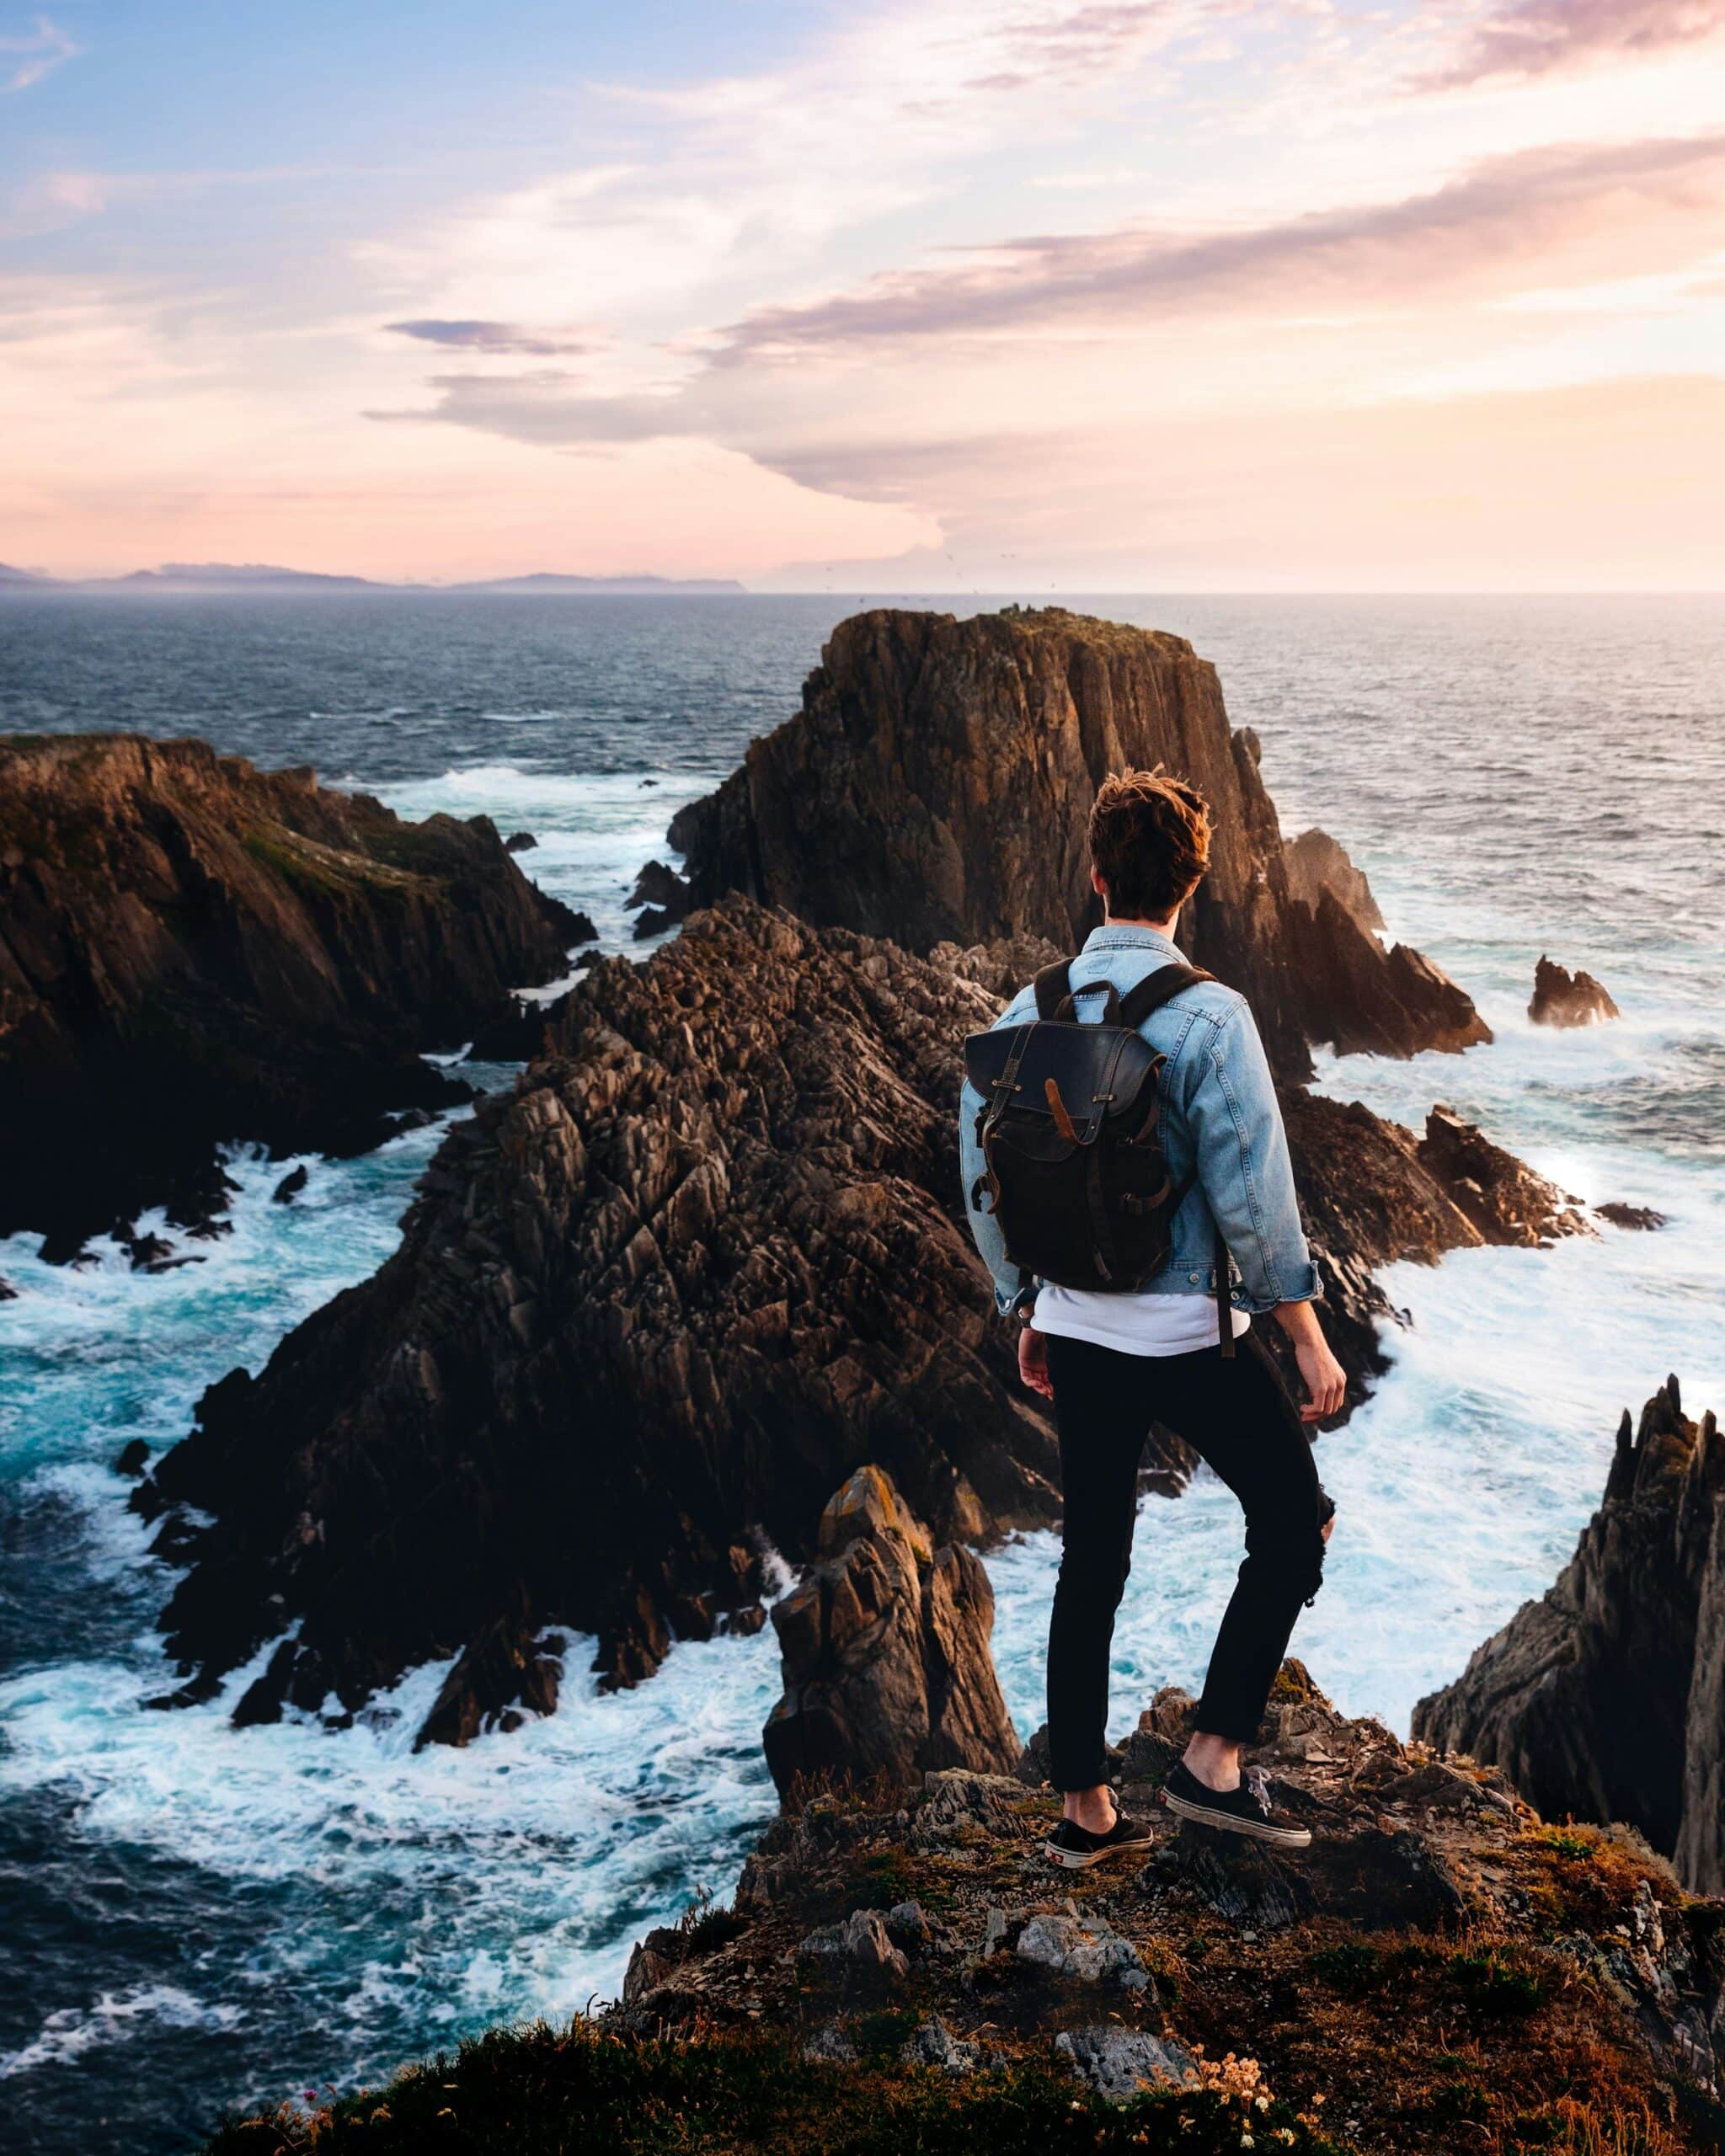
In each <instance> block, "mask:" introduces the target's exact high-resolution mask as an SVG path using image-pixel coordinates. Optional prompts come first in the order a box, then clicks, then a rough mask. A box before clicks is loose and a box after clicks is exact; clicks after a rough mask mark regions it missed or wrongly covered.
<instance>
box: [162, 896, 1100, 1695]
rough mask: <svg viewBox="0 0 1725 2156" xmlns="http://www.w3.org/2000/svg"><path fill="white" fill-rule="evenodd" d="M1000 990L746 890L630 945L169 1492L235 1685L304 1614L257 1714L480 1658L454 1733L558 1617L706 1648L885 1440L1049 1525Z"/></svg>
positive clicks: (1049, 1460)
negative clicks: (377, 1256) (970, 1131)
mask: <svg viewBox="0 0 1725 2156" xmlns="http://www.w3.org/2000/svg"><path fill="white" fill-rule="evenodd" d="M995 1008H996V1006H995V1004H994V1002H993V1001H992V1000H991V998H990V997H989V996H988V995H986V994H985V992H984V991H983V990H980V989H979V988H977V987H975V985H972V984H971V983H969V982H968V981H964V980H961V979H957V978H955V977H954V976H953V974H949V973H948V972H946V971H944V970H943V969H941V968H939V967H937V966H934V965H932V964H931V963H928V962H927V961H925V960H921V959H916V958H911V957H909V956H908V955H907V954H905V953H902V952H900V951H897V950H895V949H894V948H893V947H891V946H889V945H885V944H880V943H877V942H873V940H872V939H869V938H867V937H856V936H852V935H848V934H846V933H844V932H842V931H828V932H826V933H825V934H820V933H818V932H816V931H814V930H811V929H809V928H808V927H806V926H804V925H803V924H801V923H799V922H797V921H793V920H791V919H790V918H789V917H788V915H782V914H776V913H769V912H767V911H765V910H762V909H761V908H759V907H756V906H755V905H751V904H750V902H748V901H746V900H734V901H732V902H730V903H729V905H727V906H725V907H724V908H723V909H720V910H716V911H714V912H713V913H711V914H708V915H703V916H701V917H697V919H696V920H694V921H691V922H690V924H689V925H688V926H687V928H686V930H685V931H684V933H683V934H682V935H681V937H679V938H678V939H677V940H676V942H673V943H671V944H670V945H667V946H666V947H664V948H663V949H661V950H660V951H659V952H657V953H654V957H653V958H652V959H651V960H650V962H649V963H648V964H647V965H646V966H644V967H641V968H637V967H635V966H634V965H633V964H631V963H629V962H628V960H625V959H622V958H617V959H609V960H605V961H602V962H601V963H599V964H597V965H595V967H594V968H593V969H591V971H590V974H588V975H587V976H586V977H585V979H583V980H582V981H581V982H580V983H579V985H577V986H576V988H575V989H574V991H573V992H572V994H571V995H570V996H569V999H568V1000H567V1001H566V1003H565V1004H564V1005H563V1008H562V1012H561V1015H560V1017H559V1018H558V1021H557V1022H556V1032H555V1042H554V1047H553V1051H552V1052H551V1053H549V1054H547V1055H545V1056H543V1057H542V1058H541V1059H539V1060H538V1061H537V1062H536V1063H535V1064H533V1065H531V1067H530V1069H529V1070H527V1072H526V1075H524V1076H523V1078H522V1079H521V1081H520V1083H519V1085H518V1086H517V1088H516V1090H515V1093H514V1094H513V1096H511V1097H505V1098H500V1099H494V1100H489V1101H486V1102H482V1103H481V1105H480V1107H479V1108H478V1113H477V1114H476V1115H475V1117H474V1118H473V1120H472V1121H471V1122H470V1123H464V1124H462V1125H460V1126H458V1127H457V1129H455V1130H453V1131H452V1132H451V1134H450V1136H449V1138H448V1139H446V1143H445V1145H444V1147H443V1150H441V1153H440V1154H439V1155H438V1156H437V1159H436V1161H435V1163H434V1164H433V1166H432V1168H431V1169H430V1172H429V1173H428V1175H427V1176H426V1177H425V1182H424V1184H423V1185H422V1187H421V1191H420V1195H419V1198H418V1200H417V1202H416V1203H415V1204H414V1208H413V1209H412V1211H411V1212H410V1213H409V1216H408V1219H407V1222H406V1227H405V1234H404V1237H403V1244H402V1247H401V1248H400V1250H399V1251H398V1252H397V1253H396V1255H395V1256H394V1257H392V1258H391V1259H390V1260H389V1262H387V1264H386V1265H385V1266H384V1267H383V1268H382V1271H381V1272H380V1273H378V1274H377V1276H376V1278H373V1279H371V1280H370V1281H367V1282H366V1283H364V1284H363V1285H361V1286H359V1287H356V1288H354V1289H349V1290H348V1291H347V1292H346V1293H345V1294H342V1295H340V1296H338V1297H337V1298H336V1299H335V1300H334V1302H333V1303H332V1304H330V1305H328V1307H327V1308H325V1309H323V1310H319V1311H318V1312H317V1313H316V1314H315V1315H313V1316H312V1317H311V1318H309V1319H308V1320H307V1321H306V1322H305V1324H303V1325H302V1326H300V1327H299V1328H298V1330H297V1331H295V1332H293V1333H292V1334H291V1335H290V1336H289V1337H288V1338H287V1339H286V1341H284V1342H282V1344H281V1346H280V1348H278V1349H277V1350H276V1352H275V1354H274V1356H272V1358H270V1363H269V1364H268V1365H267V1366H266V1368H265V1369H264V1371H263V1372H262V1374H260V1375H259V1377H257V1378H256V1379H253V1378H252V1377H250V1376H248V1374H246V1373H245V1372H243V1371H235V1372H233V1373H232V1374H230V1375H229V1376H228V1377H227V1378H225V1379H223V1380H222V1382H221V1384H220V1385H216V1386H215V1387H213V1388H212V1389H211V1391H210V1392H209V1393H208V1394H207V1395H206V1396H205V1398H204V1401H202V1403H201V1405H200V1411H199V1418H200V1427H199V1428H198V1429H197V1430H196V1431H195V1433H193V1434H192V1436H191V1437H190V1438H187V1439H186V1440H185V1441H184V1443H183V1444H180V1445H179V1446H177V1447H176V1448H175V1449H174V1450H173V1451H172V1452H170V1453H169V1454H167V1455H166V1456H165V1458H164V1459H163V1461H162V1463H161V1465H160V1466H159V1468H158V1470H157V1473H156V1476H155V1477H154V1479H153V1481H151V1482H148V1483H147V1484H146V1485H144V1486H143V1487H142V1490H141V1491H140V1492H139V1493H138V1495H137V1498H136V1502H138V1504H139V1505H140V1508H142V1509H146V1510H147V1509H151V1508H155V1509H158V1510H159V1509H160V1508H162V1507H163V1506H164V1505H167V1504H168V1503H170V1502H171V1503H175V1504H179V1503H184V1504H189V1505H190V1506H193V1507H195V1508H199V1509H200V1513H204V1514H208V1515H211V1516H213V1524H207V1523H206V1524H193V1525H190V1526H187V1527H184V1528H182V1527H181V1526H180V1525H179V1524H178V1523H177V1522H173V1521H171V1522H169V1523H168V1526H167V1528H166V1529H165V1530H164V1534H165V1540H164V1542H163V1548H164V1550H168V1551H170V1552H172V1553H173V1554H174V1555H175V1556H177V1557H179V1559H180V1560H181V1561H190V1563H191V1565H192V1570H191V1571H190V1574H189V1576H188V1577H186V1578H185V1580H184V1582H182V1583H181V1585H180V1586H179V1588H178V1589H177V1590H176V1591H175V1593H174V1598H173V1600H172V1602H171V1604H170V1605H169V1608H168V1615H167V1620H166V1622H167V1624H168V1628H169V1630H170V1635H171V1641H172V1644H173V1646H174V1650H175V1652H177V1653H178V1654H179V1655H180V1656H181V1657H184V1660H185V1661H186V1662H188V1663H189V1664H194V1665H195V1666H196V1667H197V1668H198V1670H199V1672H200V1684H201V1685H202V1686H203V1687H204V1688H206V1689H207V1688H208V1687H209V1686H210V1685H211V1684H213V1683H214V1682H215V1681H216V1680H217V1679H218V1678H220V1676H221V1675H222V1673H225V1672H227V1671H228V1670H230V1669H232V1668H235V1667H237V1666H238V1664H240V1663H242V1662H244V1661H246V1660H247V1659H248V1658H249V1657H250V1656H251V1655H252V1654H254V1652H256V1650H257V1648H258V1647H259V1646H260V1645H261V1644H262V1643H263V1642H264V1641H266V1640H267V1639H269V1638H270V1637H271V1636H274V1635H275V1633H277V1632H279V1631H280V1630H281V1628H282V1625H283V1624H284V1622H285V1621H286V1620H287V1619H288V1618H290V1617H298V1618H299V1619H301V1620H302V1621H301V1623H300V1626H299V1630H298V1633H297V1636H296V1639H295V1640H294V1641H291V1643H287V1644H285V1645H284V1646H282V1647H281V1649H280V1651H279V1652H278V1654H277V1656H276V1657H275V1661H274V1662H272V1663H271V1664H270V1669H269V1672H268V1673H267V1675H266V1676H265V1677H264V1678H263V1679H262V1680H260V1682H259V1684H258V1685H257V1686H256V1687H254V1694H248V1698H247V1700H245V1701H244V1702H243V1705H242V1713H243V1716H245V1717H247V1718H250V1717H252V1716H257V1715H271V1714H274V1713H276V1712H279V1711H280V1705H281V1704H282V1702H283V1701H284V1700H292V1701H294V1702H295V1703H296V1704H297V1705H302V1706H305V1707H307V1708H310V1709H316V1708H317V1707H318V1705H320V1703H321V1702H322V1701H323V1700H324V1698H325V1697H326V1695H327V1694H328V1693H329V1692H330V1691H331V1690H332V1689H333V1690H334V1691H335V1692H336V1693H337V1694H339V1697H340V1699H341V1700H343V1701H344V1703H345V1704H346V1705H347V1706H348V1707H350V1708H353V1707H356V1706H357V1705H359V1704H360V1702H361V1701H362V1700H364V1699H365V1698H366V1697H367V1696H368V1695H369V1694H371V1691H373V1690H374V1689H376V1688H377V1687H378V1686H379V1685H381V1684H387V1683H388V1682H390V1681H392V1680H393V1678H396V1677H398V1676H399V1674H400V1673H401V1672H402V1671H403V1669H405V1668H409V1667H410V1666H412V1665H413V1664H414V1663H416V1662H424V1661H426V1660H428V1659H431V1658H433V1657H437V1656H441V1655H448V1654H451V1653H454V1652H457V1651H458V1650H461V1649H463V1648H468V1649H469V1653H468V1655H467V1657H465V1658H464V1662H463V1664H462V1666H461V1667H460V1668H458V1669H457V1673H456V1674H455V1676H454V1677H452V1678H451V1687H450V1689H449V1694H448V1697H447V1698H446V1702H445V1703H444V1705H443V1708H442V1710H441V1714H440V1716H439V1717H438V1727H437V1728H436V1729H435V1730H434V1731H432V1732H430V1733H432V1734H450V1735H457V1736H458V1735H460V1734H462V1733H463V1732H466V1731H467V1730H468V1729H469V1727H470V1726H471V1725H472V1724H473V1716H474V1715H475V1714H477V1713H479V1712H482V1711H490V1710H495V1709H497V1708H499V1707H501V1706H504V1705H507V1704H508V1702H509V1700H510V1696H511V1695H510V1693H509V1692H508V1691H507V1690H506V1689H505V1691H504V1692H503V1693H502V1694H501V1695H500V1696H499V1694H497V1692H496V1691H495V1690H494V1689H491V1688H490V1687H489V1685H488V1681H487V1679H488V1673H491V1675H492V1676H496V1675H497V1674H498V1673H507V1672H508V1671H509V1670H510V1668H522V1669H525V1668H526V1667H527V1666H528V1665H529V1664H530V1663H531V1662H533V1661H534V1654H533V1651H532V1647H531V1641H532V1639H533V1637H534V1636H535V1633H536V1631H537V1628H538V1627H540V1626H543V1625H552V1624H556V1625H568V1626H572V1627H574V1628H575V1629H576V1630H581V1631H585V1632H595V1633H597V1634H598V1635H599V1636H600V1641H601V1648H600V1652H601V1663H602V1666H603V1667H604V1668H605V1669H606V1671H607V1672H608V1673H610V1675H611V1677H612V1678H615V1679H617V1680H619V1681H630V1680H633V1678H638V1677H640V1676H642V1675H644V1674H645V1673H648V1672H649V1671H650V1670H651V1669H653V1668H654V1667H656V1665H657V1663H658V1662H659V1660H660V1657H662V1656H663V1654H664V1653H665V1650H666V1647H667V1646H668V1644H669V1641H670V1637H671V1636H672V1635H673V1634H674V1633H675V1634H676V1635H677V1636H684V1637H687V1636H702V1635H704V1634H705V1633H707V1632H709V1631H711V1630H713V1627H714V1625H715V1624H717V1623H719V1622H720V1621H723V1620H724V1619H725V1616H726V1613H727V1612H737V1613H740V1614H742V1616H743V1618H744V1620H745V1621H748V1622H751V1623H759V1622H760V1621H761V1605H760V1602H759V1599H758V1597H759V1590H760V1585H761V1555H760V1549H759V1546H758V1543H757V1541H756V1540H754V1539H752V1538H751V1530H754V1531H758V1532H759V1533H764V1534H765V1535H766V1537H767V1538H769V1539H770V1540H771V1541H772V1543H774V1544H775V1545H777V1547H778V1548H779V1549H780V1550H782V1551H783V1553H784V1555H785V1556H788V1557H789V1558H790V1559H792V1560H793V1561H802V1560H804V1559H806V1558H809V1557H811V1556H814V1553H815V1547H816V1534H817V1525H818V1522H819V1520H820V1513H821V1509H822V1507H823V1505H824V1504H825V1501H826V1498H827V1497H828V1496H829V1494H830V1492H831V1491H832V1489H833V1488H834V1486H835V1485H836V1483H837V1482H838V1481H841V1479H842V1478H843V1477H844V1476H846V1474H848V1473H849V1472H850V1471H851V1470H852V1469H853V1468H855V1467H857V1466H859V1465H863V1463H864V1462H865V1461H874V1462H878V1463H879V1465H881V1466H883V1467H884V1468H885V1469H886V1470H888V1471H889V1473H890V1474H891V1475H892V1476H893V1477H894V1479H895V1481H896V1483H897V1484H898V1486H899V1487H900V1489H901V1490H902V1491H903V1492H904V1493H905V1497H906V1499H907V1501H908V1502H910V1504H911V1506H912V1507H913V1508H914V1509H915V1511H916V1513H917V1514H918V1515H919V1516H920V1517H921V1518H922V1519H924V1520H926V1521H927V1522H928V1523H929V1524H930V1526H931V1528H932V1530H933V1531H934V1533H935V1534H936V1535H937V1538H938V1539H939V1540H943V1541H944V1540H951V1539H952V1538H953V1536H954V1535H957V1536H961V1537H963V1538H964V1539H966V1540H974V1539H975V1538H976V1537H977V1536H979V1535H981V1534H986V1533H988V1532H991V1531H997V1530H998V1529H1002V1528H1006V1527H1010V1526H1014V1525H1018V1524H1030V1523H1033V1522H1035V1521H1041V1520H1047V1519H1049V1518H1052V1517H1053V1516H1054V1514H1055V1512H1056V1510H1057V1499H1056V1497H1055V1492H1054V1489H1053V1486H1052V1482H1051V1481H1050V1476H1051V1475H1052V1473H1053V1471H1054V1466H1055V1448H1054V1444H1053V1441H1052V1438H1051V1437H1050V1435H1049V1431H1048V1429H1047V1427H1046V1425H1045V1424H1044V1422H1043V1420H1042V1418H1041V1417H1039V1415H1037V1414H1036V1413H1034V1412H1033V1411H1032V1409H1031V1408H1030V1406H1028V1404H1027V1403H1026V1401H1025V1400H1024V1397H1023V1394H1022V1392H1021V1391H1020V1389H1019V1388H1018V1386H1017V1382H1016V1379H1015V1377H1014V1374H1013V1362H1012V1342H1011V1340H1010V1338H1009V1337H1007V1332H1006V1330H1005V1328H1003V1327H997V1326H994V1325H992V1324H991V1321H990V1319H989V1315H988V1313H989V1310H990V1307H991V1306H990V1302H989V1298H988V1295H987V1292H986V1287H985V1282H984V1280H983V1278H982V1277H981V1275H980V1269H979V1267H978V1266H977V1262H976V1259H975V1253H974V1252H973V1251H972V1250H971V1249H970V1247H969V1241H968V1240H967V1238H966V1237H965V1235H964V1230H963V1229H962V1227H961V1226H959V1225H958V1224H957V1223H956V1221H955V1219H953V1211H954V1209H956V1204H957V1200H958V1192H957V1189H956V1187H955V1186H956V1176H955V1173H954V1170H953V1161H952V1149H953V1098H954V1095H955V1091H956V1083H957V1069H958V1063H957V1057H958V1045H959V1041H960V1039H961V1038H962V1037H963V1035H964V1033H966V1032H968V1031H970V1030H973V1029H974V1028H975V1027H977V1026H979V1025H981V1024H985V1023H986V1022H987V1021H988V1019H989V1018H990V1017H991V1016H992V1014H993V1011H994V1010H995ZM499 1627H501V1628H502V1636H501V1637H500V1636H499ZM470 1642H471V1643H473V1646H471V1647H470ZM509 1642H513V1644H512V1645H510V1644H509ZM476 1687H477V1688H478V1690H477V1693H476V1704H473V1705H471V1707H470V1706H468V1705H463V1704H462V1692H463V1688H467V1689H473V1688H476Z"/></svg>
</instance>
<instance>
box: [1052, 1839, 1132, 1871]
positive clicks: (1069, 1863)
mask: <svg viewBox="0 0 1725 2156" xmlns="http://www.w3.org/2000/svg"><path fill="white" fill-rule="evenodd" d="M1155 1846H1156V1843H1155V1839H1154V1838H1153V1837H1151V1836H1149V1835H1146V1837H1145V1838H1144V1839H1143V1840H1142V1841H1140V1842H1110V1843H1109V1844H1108V1847H1107V1848H1106V1849H1091V1850H1088V1851H1086V1850H1083V1849H1056V1848H1055V1844H1053V1843H1052V1842H1044V1844H1043V1845H1042V1853H1043V1854H1044V1856H1045V1857H1046V1858H1047V1859H1048V1860H1049V1863H1050V1864H1057V1865H1059V1866H1060V1869H1061V1870H1062V1871H1088V1870H1089V1869H1090V1867H1091V1865H1093V1864H1106V1863H1107V1862H1108V1859H1109V1858H1110V1857H1111V1856H1126V1855H1129V1854H1130V1853H1131V1852H1132V1851H1133V1850H1134V1849H1136V1850H1137V1851H1138V1853H1139V1854H1140V1856H1142V1855H1147V1854H1149V1852H1150V1851H1151V1849H1154V1848H1155Z"/></svg>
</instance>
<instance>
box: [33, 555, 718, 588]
mask: <svg viewBox="0 0 1725 2156" xmlns="http://www.w3.org/2000/svg"><path fill="white" fill-rule="evenodd" d="M24 590H30V591H35V590H40V591H109V592H146V593H147V592H156V591H197V592H224V591H228V592H232V591H238V592H257V593H270V592H279V591H379V592H392V591H471V592H503V593H509V592H521V593H527V594H532V593H535V592H541V593H549V594H552V595H555V594H557V593H559V592H573V593H587V594H596V595H601V596H603V595H606V594H608V593H617V592H640V593H645V594H651V593H654V592H661V593H663V592H670V593H684V592H697V593H699V592H709V593H713V592H716V593H735V594H740V593H742V592H744V591H745V590H746V587H745V585H743V584H739V583H738V582H737V581H736V580H735V579H734V578H733V577H723V576H714V577H675V576H558V575H555V574H546V573H542V574H537V575H533V576H499V577H488V578H485V579H481V580H480V581H478V582H477V583H473V584H379V583H377V582H376V581H374V579H371V577H366V576H323V575H320V574H318V572H317V571H315V570H312V569H284V568H276V567H275V566H274V565H273V564H272V563H264V562H244V563H234V562H164V563H163V564H162V566H161V568H154V569H133V570H132V571H131V574H130V575H127V576H100V577H73V578H61V577H51V576H38V575H36V574H35V572H34V571H33V570H30V569H14V568H8V567H7V566H6V564H5V563H3V562H0V591H24Z"/></svg>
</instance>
